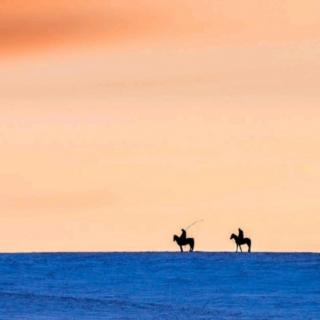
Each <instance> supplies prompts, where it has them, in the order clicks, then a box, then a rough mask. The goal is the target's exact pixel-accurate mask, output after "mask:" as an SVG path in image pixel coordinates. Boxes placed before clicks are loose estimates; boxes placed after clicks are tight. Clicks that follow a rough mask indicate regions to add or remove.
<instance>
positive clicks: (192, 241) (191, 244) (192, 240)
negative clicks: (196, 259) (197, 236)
mask: <svg viewBox="0 0 320 320" xmlns="http://www.w3.org/2000/svg"><path fill="white" fill-rule="evenodd" d="M190 248H191V251H193V248H194V239H193V238H190Z"/></svg>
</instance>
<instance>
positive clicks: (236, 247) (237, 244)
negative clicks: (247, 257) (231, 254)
mask: <svg viewBox="0 0 320 320" xmlns="http://www.w3.org/2000/svg"><path fill="white" fill-rule="evenodd" d="M236 252H238V244H237V247H236Z"/></svg>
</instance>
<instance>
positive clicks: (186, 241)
mask: <svg viewBox="0 0 320 320" xmlns="http://www.w3.org/2000/svg"><path fill="white" fill-rule="evenodd" d="M173 241H176V242H177V244H178V246H179V247H180V251H181V252H183V248H182V246H186V245H189V247H190V250H189V251H190V252H192V251H193V248H194V239H193V238H187V232H186V230H184V229H181V236H180V237H178V236H177V235H176V234H175V235H174V236H173Z"/></svg>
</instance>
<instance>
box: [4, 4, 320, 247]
mask: <svg viewBox="0 0 320 320" xmlns="http://www.w3.org/2000/svg"><path fill="white" fill-rule="evenodd" d="M319 9H320V4H319V2H318V1H303V3H302V1H299V0H286V1H285V0H283V1H278V0H277V1H276V0H274V1H259V2H258V1H254V0H250V1H249V0H248V1H245V0H244V1H235V0H232V1H231V0H226V1H218V0H214V1H208V0H206V1H205V0H198V1H195V0H192V1H191V0H184V1H182V0H172V1H169V0H162V1H151V0H138V1H135V2H134V3H133V2H132V1H129V0H123V1H121V0H120V1H118V0H111V1H110V0H109V1H103V0H99V1H98V0H96V1H84V0H69V1H49V0H42V1H40V0H30V1H28V2H26V1H20V0H14V1H3V3H2V4H1V8H0V59H1V60H0V67H1V73H0V92H1V94H0V105H1V109H0V110H1V111H0V112H1V113H0V115H1V117H0V138H1V151H0V153H1V154H0V156H1V160H2V161H1V164H2V165H1V167H0V176H1V181H2V184H1V187H0V194H1V201H0V212H1V215H0V234H1V243H0V251H74V250H79V251H93V250H94V251H96V250H98V251H99V250H103V251H104V250H176V247H175V245H174V243H173V242H172V234H173V233H179V231H180V228H181V227H183V226H187V225H188V224H190V223H192V222H193V221H194V220H197V219H204V220H205V221H204V222H203V223H199V224H197V225H195V226H194V227H193V228H192V229H190V235H192V236H194V237H195V238H196V248H197V249H198V250H228V251H229V250H233V249H234V244H233V243H232V242H231V241H230V240H229V235H230V233H231V232H236V231H237V228H238V227H239V226H241V227H242V228H243V229H244V231H245V232H246V233H247V234H248V235H249V236H251V237H252V239H253V250H266V251H319V246H320V237H319V230H318V226H319V223H320V215H319V212H320V203H319V199H320V191H319V190H320V188H319V184H320V151H319V150H320V149H319V145H320V125H319V123H320V110H319V107H318V106H319V102H320V92H319V88H318V86H319V83H320V60H319V54H320V45H319V43H320V42H319V40H320V10H319Z"/></svg>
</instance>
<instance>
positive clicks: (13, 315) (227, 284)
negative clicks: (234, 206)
mask: <svg viewBox="0 0 320 320" xmlns="http://www.w3.org/2000/svg"><path fill="white" fill-rule="evenodd" d="M0 319H1V320H2V319H8V320H9V319H10V320H14V319H19V320H28V319H59V320H60V319H61V320H62V319H65V320H82V319H92V320H99V319H114V320H116V319H173V320H179V319H202V320H203V319H219V320H220V319H255V320H258V319H290V320H294V319H304V320H307V319H315V320H319V319H320V254H308V253H299V254H295V253H288V254H286V253H253V254H235V253H200V252H199V253H197V252H196V253H191V254H189V253H183V254H180V253H56V254H55V253H44V254H1V255H0Z"/></svg>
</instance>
